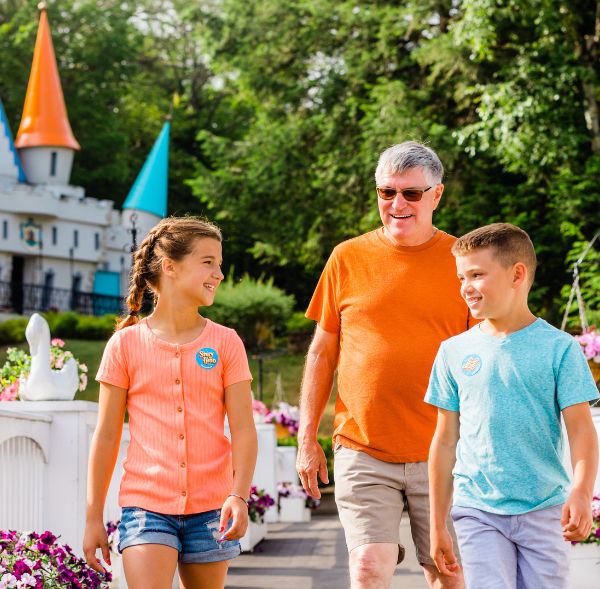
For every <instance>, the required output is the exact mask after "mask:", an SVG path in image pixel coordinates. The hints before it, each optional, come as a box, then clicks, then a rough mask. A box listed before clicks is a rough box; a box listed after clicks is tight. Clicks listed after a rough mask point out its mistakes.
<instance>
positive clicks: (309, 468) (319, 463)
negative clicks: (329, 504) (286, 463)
mask: <svg viewBox="0 0 600 589" xmlns="http://www.w3.org/2000/svg"><path fill="white" fill-rule="evenodd" d="M296 470H297V471H298V476H299V477H300V482H301V483H302V486H303V487H304V490H305V491H306V492H307V493H308V494H309V495H310V496H311V497H314V498H315V499H320V498H321V491H319V487H318V483H317V473H318V474H319V478H320V479H321V480H322V481H323V482H324V483H325V484H328V483H329V477H328V476H327V459H326V458H325V452H323V448H321V446H320V444H319V442H317V440H316V438H314V439H312V440H306V439H304V440H303V441H302V442H300V443H299V444H298V458H297V459H296Z"/></svg>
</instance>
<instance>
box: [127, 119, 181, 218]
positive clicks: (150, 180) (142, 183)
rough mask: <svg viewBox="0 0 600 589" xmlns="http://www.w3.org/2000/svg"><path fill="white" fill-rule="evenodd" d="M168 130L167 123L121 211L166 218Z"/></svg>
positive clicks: (169, 125) (168, 124) (169, 124)
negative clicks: (131, 210) (125, 210)
mask: <svg viewBox="0 0 600 589" xmlns="http://www.w3.org/2000/svg"><path fill="white" fill-rule="evenodd" d="M170 128H171V123H170V122H169V121H167V122H166V123H165V124H164V126H163V128H162V130H161V132H160V135H159V136H158V138H157V140H156V142H155V143H154V146H153V147H152V150H151V151H150V155H149V156H148V159H147V160H146V162H145V163H144V165H143V167H142V169H141V171H140V173H139V174H138V177H137V178H136V180H135V182H134V184H133V186H132V188H131V190H130V191H129V194H128V195H127V198H126V199H125V203H124V204H123V209H135V210H137V211H145V212H147V213H150V214H152V215H157V216H158V217H160V218H161V219H162V218H163V217H166V215H167V191H168V188H167V179H168V172H169V131H170Z"/></svg>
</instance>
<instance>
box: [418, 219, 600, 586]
mask: <svg viewBox="0 0 600 589" xmlns="http://www.w3.org/2000/svg"><path fill="white" fill-rule="evenodd" d="M452 253H453V254H454V256H455V257H456V267H457V270H458V277H459V280H460V282H461V294H462V296H463V298H464V299H465V300H466V302H467V305H468V306H469V308H470V310H471V313H472V315H473V317H475V318H477V319H483V321H482V322H481V323H479V324H478V325H476V326H475V327H473V328H471V329H470V330H469V331H467V332H465V333H462V334H460V335H457V336H455V337H453V338H451V339H449V340H446V341H445V342H443V343H442V345H441V347H440V349H439V351H438V354H437V357H436V360H435V364H434V367H433V372H432V374H431V378H430V382H429V388H428V390H427V394H426V396H425V400H426V401H427V402H428V403H430V404H432V405H435V406H437V407H438V423H437V429H436V432H435V435H434V438H433V442H432V445H431V450H430V455H429V485H430V498H431V516H430V517H431V556H432V558H433V559H434V561H435V563H436V566H437V567H438V570H439V571H440V572H441V573H442V574H445V575H449V576H454V575H455V574H456V571H457V570H458V569H459V565H458V563H457V558H456V553H455V552H454V548H453V546H452V540H451V537H450V535H449V533H448V530H447V528H446V523H445V522H446V516H447V514H448V511H449V510H450V504H451V502H453V507H452V511H451V516H452V519H453V520H454V526H455V530H456V534H457V538H458V544H459V547H460V553H461V557H462V561H463V567H464V575H465V581H466V586H467V588H468V589H495V588H498V589H515V588H518V589H559V588H560V589H565V588H566V587H567V586H568V582H567V576H568V570H569V544H568V542H569V541H574V540H581V539H583V538H585V537H586V536H587V535H588V534H589V532H590V529H591V524H592V514H591V501H592V493H593V484H594V479H595V476H596V469H597V467H598V443H597V438H596V432H595V430H594V426H593V423H592V419H591V414H590V409H589V404H588V401H590V400H593V399H597V398H598V392H597V389H596V386H595V383H594V380H593V378H592V376H591V373H590V370H589V367H588V366H587V363H586V361H585V359H584V357H583V354H582V352H581V350H580V349H579V344H578V343H577V342H576V341H575V340H574V339H573V338H572V337H571V336H570V335H568V334H566V333H564V332H561V331H559V330H558V329H555V328H554V327H552V326H551V325H549V324H548V323H546V322H545V321H544V320H543V319H540V318H536V317H535V316H534V315H533V314H532V313H531V311H530V310H529V307H528V304H527V296H528V293H529V289H530V287H531V284H532V282H533V277H534V274H535V267H536V258H535V252H534V249H533V245H532V243H531V240H530V239H529V236H528V235H527V233H525V232H524V231H522V230H521V229H519V228H518V227H515V226H514V225H509V224H507V223H494V224H493V225H488V226H486V227H481V228H479V229H476V230H475V231H471V232H470V233H468V234H467V235H465V236H463V237H461V238H460V239H458V240H457V241H456V243H455V244H454V246H453V247H452ZM561 412H562V416H563V419H564V421H565V425H566V429H567V434H568V437H569V444H570V448H571V461H572V464H573V471H574V472H573V484H572V486H571V490H570V492H569V491H568V487H569V478H568V476H567V473H566V471H565V469H564V467H563V465H562V461H561V458H562V437H561V416H560V413H561ZM452 475H454V485H453V483H452V478H453V476H452ZM453 487H454V489H453ZM453 494H454V497H453ZM561 536H562V538H561ZM563 539H564V541H563Z"/></svg>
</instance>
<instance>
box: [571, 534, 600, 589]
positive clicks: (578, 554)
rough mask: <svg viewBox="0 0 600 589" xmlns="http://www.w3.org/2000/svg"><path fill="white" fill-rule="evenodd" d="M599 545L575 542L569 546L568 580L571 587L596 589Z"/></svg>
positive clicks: (599, 575)
mask: <svg viewBox="0 0 600 589" xmlns="http://www.w3.org/2000/svg"><path fill="white" fill-rule="evenodd" d="M599 579H600V546H599V545H598V544H575V545H574V546H572V547H571V575H570V582H571V587H573V589H598V581H599Z"/></svg>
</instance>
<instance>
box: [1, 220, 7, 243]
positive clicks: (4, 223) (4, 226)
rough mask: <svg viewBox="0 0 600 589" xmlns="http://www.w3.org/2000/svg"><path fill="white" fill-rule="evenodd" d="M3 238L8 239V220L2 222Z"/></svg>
mask: <svg viewBox="0 0 600 589" xmlns="http://www.w3.org/2000/svg"><path fill="white" fill-rule="evenodd" d="M2 238H3V239H8V221H7V220H6V219H5V220H4V221H2Z"/></svg>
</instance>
